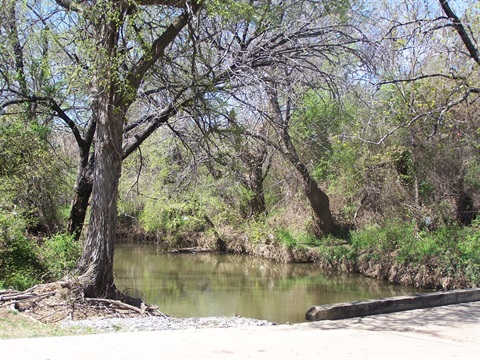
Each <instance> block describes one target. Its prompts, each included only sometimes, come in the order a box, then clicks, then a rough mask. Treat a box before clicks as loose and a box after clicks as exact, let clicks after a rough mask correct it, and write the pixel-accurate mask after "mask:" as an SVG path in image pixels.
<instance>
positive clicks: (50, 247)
mask: <svg viewBox="0 0 480 360" xmlns="http://www.w3.org/2000/svg"><path fill="white" fill-rule="evenodd" d="M81 250H82V249H81V243H80V242H78V241H76V240H75V239H74V236H73V235H67V234H57V235H54V236H53V237H51V238H49V239H47V240H46V241H45V243H44V244H43V246H42V249H41V255H42V258H43V262H44V265H45V267H46V269H47V271H46V273H45V276H46V277H47V278H48V279H49V280H58V279H60V278H61V277H62V276H64V275H65V272H68V271H71V270H73V269H74V268H75V266H76V264H77V261H78V259H79V257H80V254H81Z"/></svg>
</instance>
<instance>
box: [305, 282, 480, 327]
mask: <svg viewBox="0 0 480 360" xmlns="http://www.w3.org/2000/svg"><path fill="white" fill-rule="evenodd" d="M472 301H480V288H475V289H465V290H453V291H439V292H434V293H426V294H417V295H412V296H398V297H393V298H385V299H379V300H366V301H356V302H351V303H340V304H330V305H322V306H314V307H311V308H310V309H309V310H308V311H307V313H306V315H305V318H306V319H307V320H310V321H318V320H338V319H347V318H352V317H361V316H369V315H376V314H386V313H391V312H397V311H405V310H413V309H422V308H428V307H434V306H444V305H451V304H459V303H465V302H472Z"/></svg>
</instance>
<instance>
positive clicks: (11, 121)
mask: <svg viewBox="0 0 480 360" xmlns="http://www.w3.org/2000/svg"><path fill="white" fill-rule="evenodd" d="M50 136H51V133H50V129H49V128H48V127H46V126H40V125H38V124H36V123H35V122H23V121H21V120H20V119H16V118H9V117H0V194H1V199H2V200H1V203H0V206H3V207H8V208H10V209H12V210H14V211H15V212H16V213H19V214H21V215H22V216H24V217H25V218H28V219H29V224H28V226H29V227H31V228H39V229H50V230H53V229H54V228H55V227H56V226H58V225H59V224H60V223H61V215H60V212H59V209H60V206H62V205H64V204H65V202H66V192H67V189H68V181H65V180H66V179H65V170H64V168H63V167H62V166H61V160H60V159H59V158H57V157H55V156H54V155H53V153H52V151H51V145H50V143H49V138H50ZM62 175H63V176H62Z"/></svg>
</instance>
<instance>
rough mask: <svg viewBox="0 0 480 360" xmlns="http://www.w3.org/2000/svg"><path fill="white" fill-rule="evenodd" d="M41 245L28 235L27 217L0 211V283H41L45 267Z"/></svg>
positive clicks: (14, 285)
mask: <svg viewBox="0 0 480 360" xmlns="http://www.w3.org/2000/svg"><path fill="white" fill-rule="evenodd" d="M38 254H39V247H38V245H37V244H36V243H35V242H34V241H32V240H31V239H30V238H29V237H28V236H27V235H26V224H25V221H24V220H23V219H22V218H21V217H19V216H15V215H12V214H9V213H6V212H3V211H2V212H0V286H1V287H5V288H15V289H19V290H24V289H27V288H29V287H31V286H33V285H35V284H38V283H39V282H40V279H41V275H42V272H43V271H44V267H43V265H42V263H41V260H40V258H39V256H38Z"/></svg>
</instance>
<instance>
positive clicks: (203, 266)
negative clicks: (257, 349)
mask: <svg viewBox="0 0 480 360" xmlns="http://www.w3.org/2000/svg"><path fill="white" fill-rule="evenodd" d="M114 271H115V279H116V284H117V287H118V288H119V289H121V290H124V291H126V292H127V293H129V294H130V295H134V296H140V297H142V298H143V299H145V300H146V302H147V303H149V304H156V305H158V306H159V308H160V310H161V311H162V312H164V313H166V314H169V315H172V316H175V317H197V316H217V315H218V316H220V315H223V316H233V315H240V316H244V317H251V318H257V319H266V320H270V321H275V322H278V323H285V322H291V323H296V322H303V321H305V320H304V317H305V312H306V311H307V310H308V308H309V307H310V306H313V305H322V304H329V303H338V302H345V301H357V300H366V299H371V298H382V297H390V296H398V295H407V294H412V293H415V292H418V290H417V289H413V288H406V287H401V286H394V285H390V284H388V283H386V282H383V281H378V280H374V279H369V278H365V277H361V276H355V275H346V274H336V273H334V274H331V273H325V272H322V271H321V270H320V269H319V268H318V266H316V265H314V264H278V263H274V262H271V261H269V260H265V259H261V258H255V257H251V256H247V255H224V254H211V253H198V254H164V253H161V252H159V251H157V248H156V247H155V246H154V245H118V246H117V248H116V250H115V262H114Z"/></svg>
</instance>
